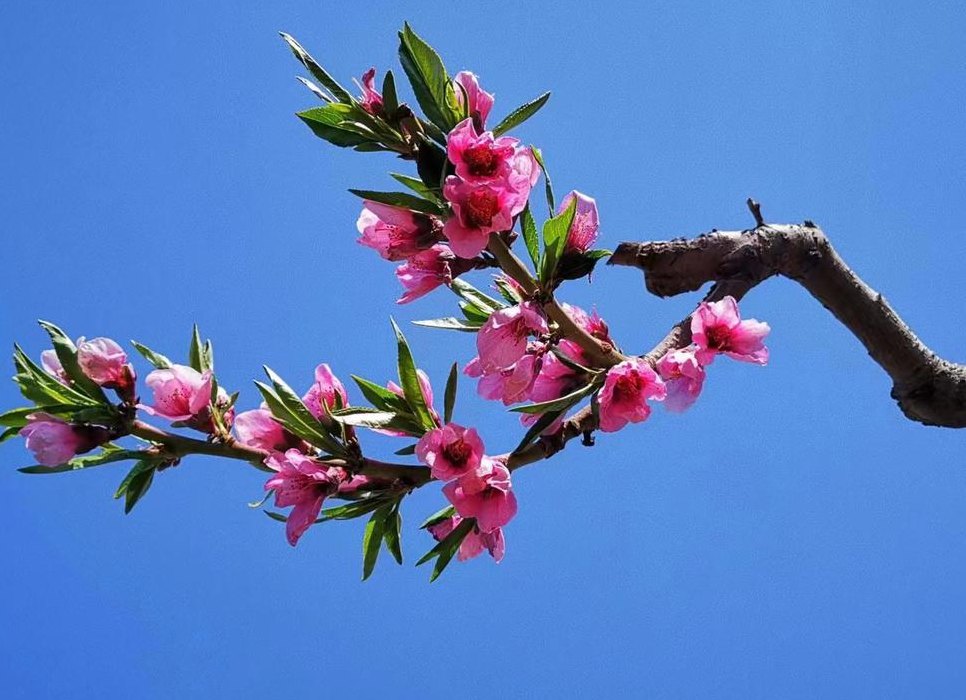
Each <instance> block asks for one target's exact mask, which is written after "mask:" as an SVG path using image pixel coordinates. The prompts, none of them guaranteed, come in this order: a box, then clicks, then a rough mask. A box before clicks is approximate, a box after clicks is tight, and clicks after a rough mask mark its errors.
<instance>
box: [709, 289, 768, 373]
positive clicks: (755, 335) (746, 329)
mask: <svg viewBox="0 0 966 700" xmlns="http://www.w3.org/2000/svg"><path fill="white" fill-rule="evenodd" d="M770 330H771V329H770V328H769V327H768V324H767V323H762V322H761V321H756V320H754V319H749V320H747V321H742V320H741V314H740V313H739V311H738V302H736V301H735V299H734V297H730V296H727V297H725V298H724V299H722V300H721V301H713V302H710V303H709V302H701V304H700V305H699V306H698V309H697V311H695V312H694V314H693V315H692V316H691V337H692V339H693V340H694V343H695V345H697V347H698V349H697V352H696V356H697V358H698V362H700V363H701V364H702V365H709V364H711V363H712V362H713V361H714V357H715V355H717V354H718V353H724V354H725V355H727V356H728V357H731V358H733V359H735V360H740V361H742V362H754V363H757V364H759V365H764V364H766V363H767V362H768V348H766V347H765V344H764V340H765V336H767V335H768V333H769V331H770Z"/></svg>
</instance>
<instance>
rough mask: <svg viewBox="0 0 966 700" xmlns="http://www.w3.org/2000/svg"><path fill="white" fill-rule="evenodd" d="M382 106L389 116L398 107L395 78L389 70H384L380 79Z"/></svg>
mask: <svg viewBox="0 0 966 700" xmlns="http://www.w3.org/2000/svg"><path fill="white" fill-rule="evenodd" d="M382 106H383V109H384V110H385V111H386V114H387V115H389V116H390V117H391V116H392V115H393V114H394V113H395V112H396V110H397V109H399V97H398V96H397V95H396V79H395V78H394V77H393V75H392V71H391V70H387V71H386V75H385V77H384V78H383V79H382Z"/></svg>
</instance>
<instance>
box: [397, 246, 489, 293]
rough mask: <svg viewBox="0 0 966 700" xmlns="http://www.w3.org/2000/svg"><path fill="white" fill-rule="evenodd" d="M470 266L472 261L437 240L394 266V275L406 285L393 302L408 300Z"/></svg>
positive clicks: (434, 287)
mask: <svg viewBox="0 0 966 700" xmlns="http://www.w3.org/2000/svg"><path fill="white" fill-rule="evenodd" d="M470 268H472V263H469V262H468V261H465V260H459V259H458V258H457V257H456V256H455V255H453V251H452V250H450V248H449V246H447V245H443V244H442V243H437V244H436V245H434V246H433V247H431V248H429V249H428V250H424V251H422V252H421V253H416V254H415V255H413V256H412V257H411V258H409V260H407V261H406V262H405V263H403V264H402V265H400V266H399V267H397V268H396V279H398V280H399V281H400V282H401V283H402V286H403V287H405V288H406V293H405V294H403V295H402V297H400V298H399V300H398V301H397V302H396V303H397V304H408V303H409V302H411V301H415V300H416V299H418V298H419V297H421V296H423V295H425V294H428V293H429V292H431V291H433V290H434V289H436V288H437V287H439V286H441V285H444V284H446V285H448V284H450V283H452V281H453V279H454V278H455V277H458V276H459V275H461V274H463V273H464V272H466V271H468V270H469V269H470Z"/></svg>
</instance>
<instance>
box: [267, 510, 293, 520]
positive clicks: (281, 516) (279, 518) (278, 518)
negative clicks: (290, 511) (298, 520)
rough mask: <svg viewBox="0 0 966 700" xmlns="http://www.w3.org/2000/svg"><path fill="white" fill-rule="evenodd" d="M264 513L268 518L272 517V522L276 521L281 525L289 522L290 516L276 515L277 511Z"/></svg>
mask: <svg viewBox="0 0 966 700" xmlns="http://www.w3.org/2000/svg"><path fill="white" fill-rule="evenodd" d="M262 512H263V513H264V514H265V515H267V516H268V517H270V518H271V519H272V520H276V521H278V522H280V523H287V522H288V516H287V515H285V514H284V513H276V512H275V511H272V510H263V511H262Z"/></svg>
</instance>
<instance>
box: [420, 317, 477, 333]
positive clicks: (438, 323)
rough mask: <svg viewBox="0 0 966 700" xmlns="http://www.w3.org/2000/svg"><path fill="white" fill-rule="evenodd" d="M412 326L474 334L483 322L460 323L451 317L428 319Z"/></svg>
mask: <svg viewBox="0 0 966 700" xmlns="http://www.w3.org/2000/svg"><path fill="white" fill-rule="evenodd" d="M413 325H416V326H424V327H426V328H443V329H446V330H450V331H464V332H466V333H476V332H477V331H478V330H480V327H481V326H482V325H483V322H482V321H480V322H476V321H462V320H460V319H458V318H453V317H452V316H447V317H446V318H430V319H425V320H423V321H413Z"/></svg>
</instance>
